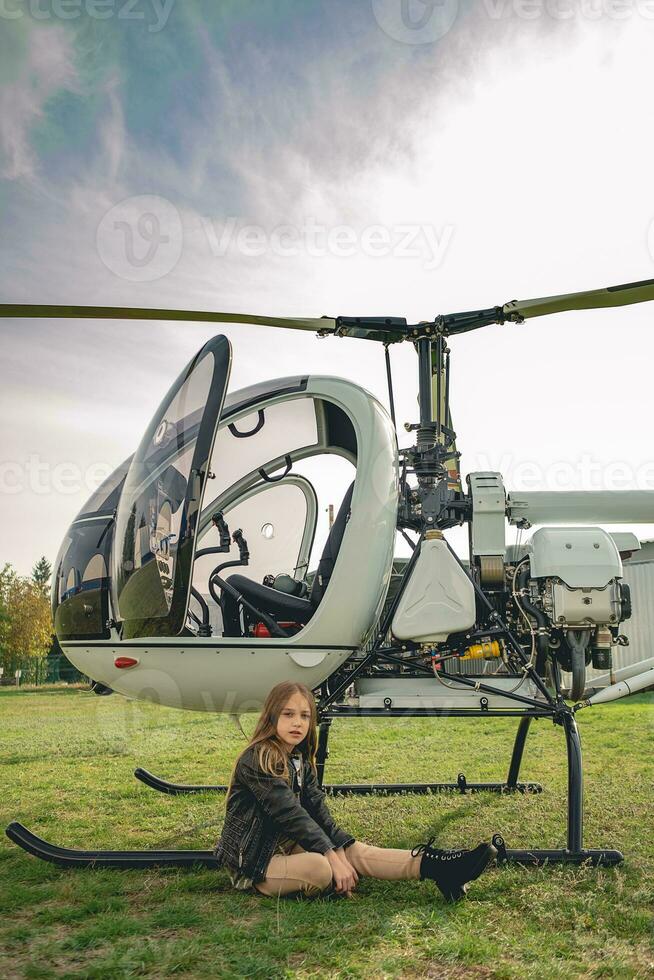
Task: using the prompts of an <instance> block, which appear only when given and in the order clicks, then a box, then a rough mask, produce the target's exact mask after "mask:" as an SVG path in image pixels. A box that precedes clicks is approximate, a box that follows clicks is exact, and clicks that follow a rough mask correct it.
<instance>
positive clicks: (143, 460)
mask: <svg viewBox="0 0 654 980" xmlns="http://www.w3.org/2000/svg"><path fill="white" fill-rule="evenodd" d="M231 358H232V354H231V346H230V343H229V341H228V340H227V338H226V337H223V336H219V337H214V338H213V339H212V340H210V341H209V342H208V343H206V344H205V345H204V347H203V348H202V350H200V351H199V353H198V354H197V355H196V356H195V357H194V358H193V360H192V361H191V362H190V364H189V365H188V366H187V367H186V368H185V370H184V371H183V372H182V374H181V375H180V376H179V378H178V379H177V381H176V382H175V383H174V385H173V386H172V388H171V389H170V391H169V392H168V394H167V395H166V397H165V398H164V400H163V402H162V403H161V405H160V406H159V409H158V410H157V412H156V414H155V415H154V417H153V419H152V421H151V422H150V425H149V426H148V428H147V431H146V433H145V435H144V436H143V439H142V440H141V443H140V445H139V447H138V449H137V450H136V453H135V454H134V458H133V460H132V463H131V465H130V468H129V470H128V473H127V477H126V480H125V485H124V487H123V491H122V494H121V498H120V504H119V507H118V514H117V518H116V532H115V536H114V546H113V553H112V568H113V574H112V590H113V608H114V612H115V616H116V618H117V620H118V622H119V623H120V624H121V626H122V635H123V637H124V638H125V639H130V638H133V637H137V636H175V635H177V634H178V633H180V632H181V631H182V630H183V628H184V624H185V622H186V612H187V607H188V600H189V591H190V586H191V577H192V567H193V556H194V551H195V538H196V531H197V522H198V517H199V513H200V509H201V506H202V497H203V494H204V489H205V484H206V482H207V479H208V478H209V460H210V459H211V453H212V450H213V443H214V439H215V435H216V428H217V425H218V421H219V419H220V412H221V410H222V406H223V401H224V398H225V392H226V390H227V384H228V381H229V373H230V368H231Z"/></svg>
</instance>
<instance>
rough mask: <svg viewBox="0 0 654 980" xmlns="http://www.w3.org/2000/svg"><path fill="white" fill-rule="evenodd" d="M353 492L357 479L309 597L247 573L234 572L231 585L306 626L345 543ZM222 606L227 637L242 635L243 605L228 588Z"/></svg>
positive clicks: (252, 600)
mask: <svg viewBox="0 0 654 980" xmlns="http://www.w3.org/2000/svg"><path fill="white" fill-rule="evenodd" d="M353 491H354V481H352V483H351V484H350V486H349V487H348V490H347V493H346V494H345V496H344V497H343V500H342V502H341V506H340V507H339V508H338V514H337V515H336V520H335V521H334V523H333V524H332V526H331V528H330V531H329V535H328V537H327V541H326V542H325V547H324V548H323V552H322V555H321V557H320V561H319V562H318V568H317V571H316V574H315V576H314V578H313V582H312V584H311V591H310V593H309V597H308V598H307V599H303V598H300V597H299V596H292V595H288V594H286V593H284V592H280V591H278V590H277V589H271V588H270V587H269V586H267V585H261V584H259V582H254V581H253V580H252V579H249V578H246V576H245V575H230V577H229V578H228V579H227V581H228V582H229V584H230V585H233V586H234V588H235V589H238V591H239V593H240V594H241V595H242V596H243V597H244V598H245V599H247V600H248V602H250V603H252V605H253V606H254V607H255V609H259V610H260V611H261V612H264V613H268V614H269V615H271V616H273V617H274V618H275V619H276V620H282V619H285V620H290V621H292V622H295V623H301V624H302V625H303V626H305V625H306V624H307V623H308V622H309V620H310V619H311V617H312V615H313V613H314V612H315V610H316V609H317V608H318V606H319V605H320V602H321V600H322V597H323V595H324V594H325V591H326V590H327V586H328V585H329V580H330V579H331V577H332V573H333V571H334V567H335V565H336V559H337V558H338V553H339V551H340V548H341V544H342V543H343V535H344V534H345V526H346V524H347V522H348V520H349V517H350V508H351V504H352V493H353ZM221 606H222V614H223V634H224V636H241V635H242V633H241V625H240V614H239V608H238V606H239V604H238V602H237V601H236V599H234V597H233V596H231V595H230V594H229V593H228V592H227V590H226V589H223V592H222V596H221Z"/></svg>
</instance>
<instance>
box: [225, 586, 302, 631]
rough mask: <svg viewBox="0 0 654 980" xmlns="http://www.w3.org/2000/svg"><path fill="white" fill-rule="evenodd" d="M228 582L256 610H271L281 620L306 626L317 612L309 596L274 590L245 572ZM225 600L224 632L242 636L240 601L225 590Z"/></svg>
mask: <svg viewBox="0 0 654 980" xmlns="http://www.w3.org/2000/svg"><path fill="white" fill-rule="evenodd" d="M227 581H228V582H229V584H230V585H231V586H233V587H234V588H235V589H236V590H237V591H238V592H239V593H240V594H241V595H242V596H243V598H244V599H247V601H248V602H250V603H251V604H252V605H253V606H254V607H255V609H258V610H260V612H263V613H267V614H268V615H269V616H272V617H273V618H274V619H276V620H278V621H281V620H289V621H291V622H293V623H301V624H302V625H303V626H304V625H306V623H308V622H309V620H310V619H311V617H312V615H313V612H314V607H313V605H312V604H311V602H310V601H309V599H302V598H300V596H294V595H289V594H288V593H287V592H279V591H278V590H277V589H271V588H269V586H267V585H262V584H261V583H260V582H253V581H252V579H249V578H246V576H245V575H230V576H229V578H228V579H227ZM222 599H223V602H222V610H223V631H224V635H225V636H241V624H240V616H239V608H238V603H237V602H236V600H235V599H234V598H233V597H232V596H231V595H230V594H229V593H228V592H227V591H223V595H222Z"/></svg>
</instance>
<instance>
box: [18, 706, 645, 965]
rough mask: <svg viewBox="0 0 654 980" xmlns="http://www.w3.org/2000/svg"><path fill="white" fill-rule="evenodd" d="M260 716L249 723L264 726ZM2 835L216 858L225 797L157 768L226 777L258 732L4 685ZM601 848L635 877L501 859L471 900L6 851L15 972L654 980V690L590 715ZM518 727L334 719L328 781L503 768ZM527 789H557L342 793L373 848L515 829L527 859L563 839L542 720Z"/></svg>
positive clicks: (593, 837) (554, 739) (511, 840)
mask: <svg viewBox="0 0 654 980" xmlns="http://www.w3.org/2000/svg"><path fill="white" fill-rule="evenodd" d="M254 720H255V719H254V716H246V717H245V718H244V719H243V724H244V728H245V729H246V731H248V732H249V731H251V730H252V728H253V725H254ZM0 724H1V726H2V727H1V731H2V744H1V747H0V764H1V769H0V772H1V797H0V810H1V814H0V816H1V819H2V825H3V827H4V826H6V824H7V823H8V822H9V821H10V820H12V819H17V820H20V821H21V822H22V823H24V824H26V826H28V827H29V828H30V829H32V830H34V831H35V832H36V833H38V834H39V835H41V836H43V837H45V838H47V839H49V840H51V841H53V842H55V843H58V844H63V845H68V846H81V847H103V848H131V847H134V848H136V847H139V848H142V847H195V848H209V847H211V846H213V843H214V841H215V839H216V838H217V837H218V836H219V834H220V828H221V826H222V820H223V807H224V797H223V796H222V795H220V796H219V795H211V794H202V795H199V796H190V797H168V796H163V795H161V794H158V793H156V792H154V791H153V790H150V789H148V788H146V787H145V786H143V785H142V784H140V783H138V782H137V781H136V780H135V779H134V778H133V775H132V771H133V769H134V768H135V766H137V765H142V766H144V767H145V768H147V769H150V770H152V771H153V772H155V773H157V774H158V775H161V776H164V777H166V778H168V779H171V780H177V781H179V782H226V780H227V778H228V776H229V772H230V766H231V763H232V760H233V759H234V758H235V755H236V753H237V751H238V750H239V749H240V748H241V747H242V746H243V736H242V735H241V734H240V733H239V732H238V731H237V730H236V728H235V727H234V725H233V723H231V722H230V721H229V719H227V718H225V717H222V716H214V717H212V716H209V715H205V714H198V713H193V712H181V711H176V710H173V709H169V708H159V707H156V706H154V705H150V704H141V703H137V702H132V701H128V700H126V699H124V698H121V697H119V696H118V695H114V696H112V697H108V698H98V697H96V696H95V695H93V694H90V693H88V692H86V691H82V690H72V689H71V690H67V689H59V690H52V691H46V692H33V693H30V692H27V691H25V692H18V691H13V690H8V689H4V690H1V691H0ZM579 724H580V730H581V736H582V743H583V748H584V760H585V774H586V782H585V787H586V823H585V843H586V844H587V845H588V846H589V847H598V846H602V845H605V846H611V847H617V848H620V849H621V850H622V851H623V852H624V854H625V862H624V864H623V865H621V866H620V867H618V868H613V869H601V868H600V869H592V868H563V867H549V868H542V869H524V868H520V867H509V868H507V867H504V868H496V869H492V870H490V871H489V872H487V873H486V874H485V875H484V876H482V878H481V879H479V881H477V882H475V883H474V884H473V885H472V886H471V888H470V895H469V898H468V899H467V900H466V901H465V902H462V903H460V904H459V905H456V906H447V905H445V904H444V903H443V901H442V900H441V898H440V895H439V893H438V892H437V890H436V889H435V887H434V886H433V883H431V882H428V881H425V882H413V881H407V882H381V881H375V880H372V879H362V880H361V881H360V883H359V886H358V888H357V890H356V892H355V893H354V897H353V898H352V899H351V900H349V901H348V900H341V901H326V900H323V899H318V900H313V901H306V900H305V901H297V900H295V899H293V900H282V901H281V902H278V901H277V900H275V899H268V898H263V897H261V896H252V895H248V894H243V893H240V892H235V891H234V890H233V889H231V887H230V885H229V882H228V878H227V875H226V873H225V872H224V871H220V872H217V873H216V872H212V871H195V872H194V871H181V870H176V869H170V870H167V871H147V872H137V871H128V872H120V871H108V870H105V871H83V870H82V871H74V870H71V871H63V870H59V869H57V868H55V867H54V866H52V865H48V864H45V863H43V862H40V861H38V860H36V859H35V858H33V857H31V856H29V855H27V854H25V853H24V852H22V851H21V850H19V849H18V848H17V847H15V846H14V845H12V844H11V843H10V842H9V841H8V840H7V838H6V837H4V836H3V837H2V843H0V978H2V980H10V978H17V977H21V978H22V977H28V978H33V980H37V978H38V980H45V978H49V977H89V978H110V977H111V978H113V977H140V976H146V977H166V976H175V977H244V976H248V977H266V978H268V977H270V978H273V977H275V978H276V977H364V976H370V977H400V976H401V977H433V978H437V977H452V978H468V977H470V978H485V977H521V978H522V977H538V978H550V977H566V978H571V977H615V978H617V977H646V976H654V952H653V948H652V897H653V890H654V889H653V886H654V841H653V837H654V820H653V809H654V808H653V806H652V800H653V794H652V785H653V778H652V777H653V772H654V766H653V760H652V747H653V745H654V739H653V735H654V697H653V696H652V695H643V696H639V697H635V698H632V699H630V700H629V702H628V703H626V702H619V703H617V704H612V705H606V706H604V707H598V708H595V709H588V710H586V711H583V712H581V714H580V715H579ZM515 726H516V722H515V721H514V720H512V719H499V720H485V719H484V720H474V721H470V722H465V721H461V720H459V719H447V720H445V719H441V720H437V719H431V720H429V719H425V720H423V719H420V720H415V719H402V720H398V721H395V722H393V721H390V720H389V721H386V722H378V721H375V720H371V719H360V720H352V721H342V722H338V721H336V722H334V723H333V725H332V732H331V737H330V743H331V744H330V758H329V760H328V763H327V773H328V780H329V781H334V782H336V781H361V782H363V781H372V780H373V779H374V780H378V781H381V780H386V781H409V780H412V779H413V780H422V781H434V780H448V781H449V780H453V779H455V778H456V774H457V772H458V771H460V770H462V771H464V772H465V773H466V775H467V777H468V779H470V780H495V779H502V778H504V776H505V773H506V768H507V765H508V760H509V756H510V749H511V741H512V737H513V732H514V730H515ZM521 775H522V778H525V779H529V780H539V781H541V782H542V783H543V784H544V789H545V791H544V792H543V794H542V795H531V796H521V795H517V796H510V797H509V796H504V797H499V796H497V795H495V794H486V793H484V794H476V795H469V796H465V797H463V796H460V795H458V796H454V795H449V794H448V795H446V794H440V795H430V796H423V797H420V796H413V797H412V796H407V795H405V796H394V797H390V796H388V797H375V798H365V797H360V798H358V799H357V798H355V797H350V798H347V799H343V798H341V799H336V800H332V801H330V806H331V809H332V811H333V813H334V814H335V816H336V819H337V820H338V822H339V823H340V824H341V826H343V827H344V828H346V829H347V830H349V831H351V833H352V834H353V835H354V836H356V837H358V838H359V839H361V840H365V841H367V842H369V843H374V844H379V845H385V846H391V847H412V846H414V845H415V844H416V843H418V842H420V841H423V840H425V839H426V838H427V837H428V836H431V835H432V834H436V835H437V837H438V840H439V842H441V843H442V844H443V845H444V846H456V845H467V844H468V843H470V842H474V843H476V842H477V841H479V840H481V839H489V837H490V835H491V834H493V833H494V832H496V831H497V832H501V833H502V834H503V835H504V837H505V839H506V841H507V845H508V846H510V847H529V846H532V847H533V846H550V847H553V846H562V845H564V844H565V786H566V768H565V741H564V736H563V732H562V730H561V729H560V728H558V727H555V726H553V725H552V723H551V722H548V721H544V720H541V721H538V722H536V723H534V724H533V725H532V731H531V733H530V735H529V740H528V742H527V749H526V753H525V761H524V765H523V772H522V774H521Z"/></svg>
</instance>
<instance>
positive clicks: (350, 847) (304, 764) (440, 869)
mask: <svg viewBox="0 0 654 980" xmlns="http://www.w3.org/2000/svg"><path fill="white" fill-rule="evenodd" d="M316 727H317V713H316V704H315V700H314V697H313V695H312V693H311V691H310V690H309V689H308V688H307V687H305V686H304V684H295V683H292V682H290V681H282V683H280V684H277V685H275V687H273V689H272V690H271V691H270V693H269V694H268V697H267V698H266V702H265V704H264V706H263V709H262V712H261V715H260V717H259V720H258V722H257V725H256V728H255V730H254V734H253V736H252V738H251V739H250V742H249V744H248V746H247V747H246V748H245V749H244V750H243V752H242V753H241V754H240V755H239V757H238V758H237V760H236V764H235V767H234V771H233V773H232V777H231V780H230V784H229V788H228V791H227V802H226V813H225V823H224V826H223V831H222V835H221V837H220V840H219V841H218V843H217V844H216V847H215V849H214V853H215V854H216V856H217V857H218V858H219V859H220V860H221V862H222V864H224V865H225V866H226V867H227V869H228V871H229V873H230V877H231V881H232V885H233V886H234V887H235V888H239V889H250V888H253V889H254V890H255V891H256V892H259V893H261V894H262V895H290V894H294V893H299V894H304V895H319V894H321V893H323V894H331V893H335V894H336V895H339V896H347V897H348V898H351V897H352V891H353V889H354V888H355V887H356V885H357V882H358V880H359V876H360V875H369V876H370V877H372V878H383V879H387V880H397V879H401V878H416V879H423V878H431V879H432V880H433V881H435V882H436V884H437V885H438V887H439V889H440V890H441V892H442V893H443V895H444V896H445V898H446V899H447V900H448V901H456V900H458V899H460V898H463V897H464V895H465V892H466V889H467V882H469V881H472V880H474V879H475V878H478V877H479V875H480V874H481V873H482V872H483V871H484V869H485V868H486V867H487V865H488V864H489V863H490V861H492V859H493V858H494V857H495V855H496V854H497V851H496V850H495V848H494V847H493V846H492V844H486V843H481V844H479V845H478V846H477V847H476V848H474V850H469V851H467V850H456V851H445V850H440V849H437V848H434V847H432V843H433V841H434V838H433V837H431V838H430V839H429V840H428V841H427V842H426V843H424V844H418V845H416V847H414V848H413V850H411V851H405V850H399V849H396V848H384V847H373V846H371V845H370V844H364V843H363V841H357V840H355V838H354V837H353V836H352V835H351V834H348V833H347V832H346V831H344V830H342V829H341V828H340V827H339V826H338V825H337V824H336V823H335V821H334V819H333V817H332V815H331V813H330V812H329V809H328V807H327V804H326V802H325V794H324V793H323V791H322V789H321V788H320V787H319V786H318V781H317V777H316V768H315V754H316V748H317V733H316Z"/></svg>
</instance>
